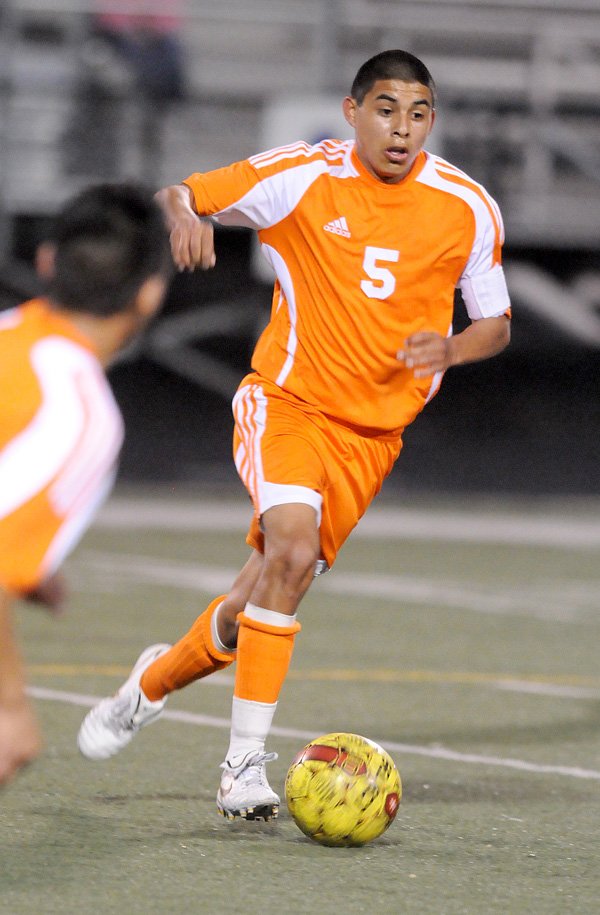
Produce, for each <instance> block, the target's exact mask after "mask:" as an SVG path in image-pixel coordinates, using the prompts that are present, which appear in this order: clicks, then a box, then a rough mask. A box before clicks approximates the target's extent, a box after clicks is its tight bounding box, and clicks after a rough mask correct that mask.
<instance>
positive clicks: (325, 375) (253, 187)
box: [185, 140, 510, 434]
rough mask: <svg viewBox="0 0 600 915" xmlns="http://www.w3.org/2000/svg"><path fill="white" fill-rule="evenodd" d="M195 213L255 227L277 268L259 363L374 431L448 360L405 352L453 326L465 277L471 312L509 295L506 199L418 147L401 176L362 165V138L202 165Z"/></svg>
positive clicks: (406, 410)
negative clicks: (403, 356)
mask: <svg viewBox="0 0 600 915" xmlns="http://www.w3.org/2000/svg"><path fill="white" fill-rule="evenodd" d="M185 184H187V186H188V187H189V188H190V189H191V190H192V192H193V195H194V199H195V205H196V209H197V211H198V213H199V214H200V215H202V216H213V217H214V218H215V219H216V220H217V221H218V222H219V223H221V224H223V225H236V226H247V227H251V228H253V229H256V230H257V231H258V236H259V239H260V242H261V246H262V251H263V254H264V255H265V256H266V258H267V260H268V261H269V262H270V264H271V265H272V267H273V269H274V271H275V274H276V282H275V289H274V295H273V304H272V312H271V320H270V323H269V325H268V326H267V328H266V329H265V331H264V333H263V335H262V336H261V338H260V340H259V342H258V344H257V347H256V350H255V352H254V356H253V360H252V368H253V369H254V370H255V371H256V372H258V373H259V374H260V375H262V376H263V377H265V378H267V379H269V380H270V381H272V382H274V383H275V384H277V385H279V386H280V387H281V388H283V389H284V390H285V391H288V392H289V393H291V394H293V395H294V396H296V397H298V398H299V399H300V400H302V401H304V402H306V403H308V404H310V405H312V406H315V407H317V408H318V409H319V410H321V411H322V412H323V413H324V414H325V415H327V416H330V417H332V418H334V419H335V420H337V421H338V422H342V423H345V424H348V425H350V426H353V427H355V428H357V429H358V430H363V431H365V432H370V433H381V432H383V433H387V432H397V433H398V434H399V433H400V432H401V430H402V429H403V428H404V427H405V426H407V425H408V424H409V423H410V422H412V420H413V419H414V418H415V416H416V415H417V414H418V413H419V412H420V411H421V410H422V408H423V406H424V405H425V404H426V403H427V401H428V400H429V399H430V398H431V397H432V396H433V395H434V394H435V392H436V391H437V389H438V387H439V384H440V381H441V374H438V375H436V376H434V377H432V378H425V379H416V378H415V377H414V374H413V372H412V371H411V370H410V369H407V368H405V367H404V366H403V365H402V364H401V363H400V362H399V361H398V359H397V352H398V350H400V349H401V348H402V345H403V343H404V341H405V340H406V338H407V337H408V336H410V335H411V334H413V333H415V332H417V331H436V332H438V333H440V334H442V335H444V336H446V335H449V334H451V332H452V314H453V303H454V290H455V287H456V286H457V285H460V286H461V289H462V291H463V297H464V299H465V302H466V305H467V310H468V312H469V315H470V317H471V318H472V319H474V320H476V319H478V318H482V317H493V316H496V315H501V314H503V313H505V312H506V311H507V309H508V307H509V305H510V303H509V300H508V293H507V291H506V285H505V283H504V278H503V274H502V268H501V266H500V261H501V246H502V242H503V228H502V219H501V216H500V212H499V210H498V207H497V205H496V203H495V202H494V201H493V200H492V198H491V197H490V196H489V195H488V194H487V193H486V191H485V190H484V189H483V188H482V187H481V186H480V185H479V184H477V183H476V182H474V181H473V180H471V179H470V178H468V177H467V176H466V175H465V174H464V173H463V172H461V171H460V170H459V169H457V168H455V167H454V166H452V165H450V164H449V163H448V162H445V161H444V160H443V159H440V158H439V157H436V156H433V155H431V154H429V153H426V152H421V153H420V154H419V156H418V158H417V161H416V162H415V165H414V166H413V168H412V170H411V172H410V174H409V175H408V176H407V177H406V178H405V179H404V180H403V181H401V182H400V183H399V184H395V185H390V184H385V183H383V182H381V181H378V180H377V179H376V178H374V177H372V176H371V175H370V174H369V173H368V172H367V171H366V169H365V168H364V166H363V165H362V163H361V162H360V160H359V159H358V156H357V154H356V151H355V147H354V142H353V141H346V142H342V141H340V140H324V141H322V142H321V143H319V144H317V145H316V146H309V145H308V144H307V143H304V142H300V143H296V144H292V145H290V146H284V147H280V148H278V149H274V150H270V151H268V152H265V153H261V154H259V155H256V156H252V157H251V158H250V159H248V160H246V161H243V162H238V163H235V164H233V165H231V166H228V167H226V168H222V169H217V170H216V171H213V172H208V173H205V174H193V175H191V176H190V177H189V178H187V179H186V181H185Z"/></svg>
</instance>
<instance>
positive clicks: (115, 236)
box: [0, 185, 172, 784]
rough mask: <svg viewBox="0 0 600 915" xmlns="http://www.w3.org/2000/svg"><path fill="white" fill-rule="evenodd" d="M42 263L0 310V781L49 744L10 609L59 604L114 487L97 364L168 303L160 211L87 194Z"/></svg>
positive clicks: (116, 421) (114, 442)
mask: <svg viewBox="0 0 600 915" xmlns="http://www.w3.org/2000/svg"><path fill="white" fill-rule="evenodd" d="M37 268H38V272H39V274H40V276H41V277H42V279H43V280H44V282H45V285H46V295H45V296H44V297H42V298H38V299H34V300H33V301H30V302H26V303H25V304H24V305H21V306H20V307H18V308H14V309H12V310H10V311H6V312H4V313H2V314H0V389H1V390H2V398H1V399H0V784H1V783H3V782H6V781H8V780H9V779H10V778H11V776H12V775H14V774H15V773H16V772H17V770H18V769H19V768H20V767H21V766H24V765H26V764H27V763H28V762H31V760H33V759H34V758H35V757H36V756H37V755H38V754H39V752H40V749H41V738H40V734H39V731H38V727H37V723H36V721H35V718H34V715H33V712H32V709H31V707H30V705H29V702H28V700H27V697H26V694H25V678H24V673H23V664H22V660H21V655H20V651H19V649H18V646H17V644H16V642H15V638H14V635H13V631H12V605H13V602H14V599H15V598H18V597H24V598H29V599H33V600H36V601H38V602H40V603H42V604H44V605H45V606H46V607H47V608H48V609H50V610H51V611H53V612H55V613H57V612H59V611H60V609H61V606H62V603H63V600H64V593H63V587H62V583H61V579H60V577H59V576H58V575H57V573H56V570H57V568H58V567H59V565H60V564H61V562H62V560H63V559H64V557H65V555H66V554H67V553H68V552H69V551H70V550H71V549H72V547H73V546H74V545H75V543H76V542H77V541H78V540H79V538H80V537H81V535H82V534H83V532H84V530H85V529H86V527H87V526H88V525H89V523H90V521H91V519H92V516H93V514H94V512H95V511H96V509H97V508H98V506H99V504H100V503H101V502H102V500H103V499H104V497H105V496H106V495H107V493H108V492H109V490H110V488H111V485H112V483H113V479H114V475H115V467H116V460H117V457H118V454H119V450H120V447H121V442H122V438H123V423H122V419H121V415H120V413H119V410H118V408H117V405H116V403H115V400H114V398H113V395H112V393H111V390H110V388H109V385H108V382H107V381H106V378H105V376H104V371H103V370H104V368H105V367H106V365H107V364H108V362H109V361H110V360H111V358H112V357H113V356H114V355H115V354H116V353H117V351H118V350H120V349H121V348H122V347H123V346H124V345H125V344H126V343H127V342H128V341H129V340H131V339H132V337H134V336H135V335H136V334H137V333H138V332H139V331H140V330H141V329H142V328H143V327H145V325H146V324H147V322H148V320H149V319H150V318H151V317H152V316H153V315H154V314H155V313H156V311H157V310H158V308H159V306H160V304H161V302H162V300H163V297H164V294H165V290H166V285H167V282H168V278H169V276H170V273H171V271H172V263H171V256H170V252H169V244H168V237H167V233H166V232H165V227H164V218H163V215H162V213H161V211H160V209H159V207H158V206H157V205H156V203H155V202H154V200H153V199H152V196H151V195H150V194H149V193H148V192H147V191H142V190H141V189H138V188H135V187H129V186H117V185H103V186H98V187H96V188H92V189H90V190H87V191H84V192H83V193H81V194H80V195H79V196H78V197H76V198H75V199H74V200H73V201H72V202H71V203H69V204H68V205H67V206H66V207H65V209H64V210H63V211H62V213H61V214H60V215H59V216H58V218H57V220H56V224H55V227H54V232H53V234H52V237H51V240H50V241H48V242H47V243H44V244H43V245H41V246H40V248H39V250H38V253H37Z"/></svg>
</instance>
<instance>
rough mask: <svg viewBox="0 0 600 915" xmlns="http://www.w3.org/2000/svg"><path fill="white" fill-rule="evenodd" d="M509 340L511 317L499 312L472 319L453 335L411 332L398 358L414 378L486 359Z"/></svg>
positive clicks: (506, 344)
mask: <svg viewBox="0 0 600 915" xmlns="http://www.w3.org/2000/svg"><path fill="white" fill-rule="evenodd" d="M509 342H510V320H509V318H508V317H507V316H506V315H499V316H496V317H493V318H480V319H479V320H477V321H473V322H472V323H471V324H470V325H469V326H468V327H467V328H466V329H465V330H463V331H462V332H461V333H460V334H456V335H455V336H453V337H442V336H441V334H437V333H433V332H428V331H423V332H421V333H417V334H412V336H410V337H408V339H407V340H406V341H405V343H404V346H403V348H402V349H401V350H400V351H399V352H398V358H399V359H400V360H401V361H402V362H403V363H404V365H405V366H406V368H407V369H413V371H414V374H415V377H416V378H424V377H426V376H427V375H434V374H435V373H436V372H445V371H446V369H449V368H451V367H452V366H454V365H465V364H466V363H468V362H479V361H480V360H482V359H489V358H490V357H491V356H495V355H496V354H497V353H500V352H502V350H503V349H504V348H505V347H506V346H508V344H509Z"/></svg>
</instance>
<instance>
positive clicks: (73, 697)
mask: <svg viewBox="0 0 600 915" xmlns="http://www.w3.org/2000/svg"><path fill="white" fill-rule="evenodd" d="M28 693H29V695H30V696H32V697H33V698H34V699H41V700H46V701H50V702H65V703H68V704H69V705H78V706H83V707H85V708H89V707H91V706H93V705H95V704H96V702H98V701H99V699H100V696H86V695H82V694H80V693H69V692H62V691H61V690H55V689H42V688H40V687H29V689H28ZM163 718H166V719H168V720H170V721H179V722H181V723H183V724H192V725H197V726H199V727H210V728H219V729H220V730H229V727H230V721H229V719H228V718H215V717H212V716H211V715H197V714H194V713H192V712H179V711H167V712H163ZM271 734H273V735H274V736H277V737H286V738H289V739H290V740H299V741H305V742H307V741H309V740H313V739H314V737H315V732H314V731H312V732H311V731H301V730H295V729H294V728H278V727H273V728H271ZM377 742H378V743H380V744H381V745H382V746H383V747H385V748H386V749H387V750H388V751H390V752H391V753H398V754H402V755H406V756H426V757H429V758H430V759H441V760H445V761H447V762H461V763H471V764H473V765H479V766H497V767H500V768H504V769H515V770H517V771H520V772H530V773H532V774H534V775H564V776H566V777H567V778H583V779H593V780H596V781H600V771H598V770H596V769H582V768H580V767H579V766H553V765H544V764H540V763H533V762H528V761H527V760H523V759H511V758H510V757H503V756H483V755H480V754H477V753H459V752H457V751H455V750H448V749H446V748H445V747H439V746H436V747H424V746H419V745H417V744H409V743H394V742H392V741H389V740H388V741H377Z"/></svg>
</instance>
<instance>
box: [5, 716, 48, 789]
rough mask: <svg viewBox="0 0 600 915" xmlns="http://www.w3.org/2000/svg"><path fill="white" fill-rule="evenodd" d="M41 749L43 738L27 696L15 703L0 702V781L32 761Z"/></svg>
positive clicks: (7, 779)
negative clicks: (11, 704) (6, 704)
mask: <svg viewBox="0 0 600 915" xmlns="http://www.w3.org/2000/svg"><path fill="white" fill-rule="evenodd" d="M41 749H42V739H41V736H40V732H39V730H38V725H37V722H36V720H35V717H34V714H33V712H32V710H31V706H30V705H29V703H28V702H27V700H26V699H23V702H22V703H20V704H19V705H16V706H3V705H0V785H4V784H6V782H8V781H10V779H11V778H13V776H15V775H16V774H17V772H18V771H19V769H21V768H23V767H24V766H26V765H28V764H29V763H31V762H33V760H34V759H36V757H37V756H39V754H40V752H41Z"/></svg>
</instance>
